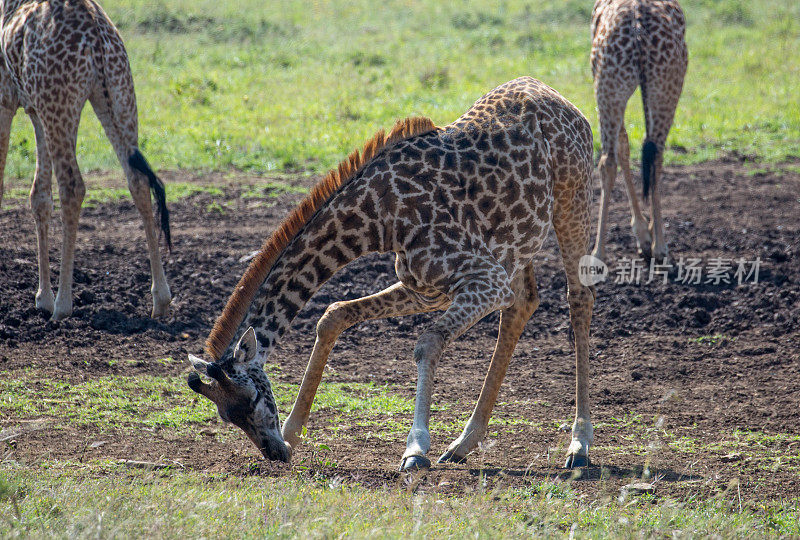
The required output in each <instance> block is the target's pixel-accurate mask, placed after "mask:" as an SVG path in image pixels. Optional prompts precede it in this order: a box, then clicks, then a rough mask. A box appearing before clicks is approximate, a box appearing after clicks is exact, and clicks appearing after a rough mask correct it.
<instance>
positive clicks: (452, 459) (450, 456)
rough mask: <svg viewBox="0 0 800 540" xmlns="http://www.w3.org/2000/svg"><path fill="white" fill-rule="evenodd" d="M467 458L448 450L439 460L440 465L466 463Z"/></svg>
mask: <svg viewBox="0 0 800 540" xmlns="http://www.w3.org/2000/svg"><path fill="white" fill-rule="evenodd" d="M466 462H467V456H459V455H457V454H456V453H455V451H453V450H448V451H447V452H445V453H444V454H442V456H441V457H440V458H439V463H458V464H461V463H466Z"/></svg>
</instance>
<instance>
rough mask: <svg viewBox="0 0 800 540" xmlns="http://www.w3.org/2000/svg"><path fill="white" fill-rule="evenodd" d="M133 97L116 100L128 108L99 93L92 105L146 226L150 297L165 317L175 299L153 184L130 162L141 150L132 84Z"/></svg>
mask: <svg viewBox="0 0 800 540" xmlns="http://www.w3.org/2000/svg"><path fill="white" fill-rule="evenodd" d="M130 93H131V95H130V96H115V97H116V98H117V99H118V100H120V101H122V102H123V103H124V104H125V106H119V105H116V108H115V110H113V111H112V110H111V109H110V107H115V103H110V102H109V98H108V97H107V96H105V95H104V94H103V91H102V90H96V91H95V92H94V93H93V94H92V95H91V96H89V101H90V102H91V103H92V108H93V109H94V111H95V114H96V115H97V118H98V119H99V120H100V123H101V124H102V125H103V129H104V130H105V132H106V136H107V137H108V140H109V141H111V145H112V146H113V147H114V151H115V152H116V154H117V158H118V159H119V162H120V165H122V170H123V171H125V177H126V178H127V180H128V189H129V190H130V192H131V196H132V197H133V202H134V204H135V205H136V209H137V210H138V211H139V215H140V216H141V218H142V223H143V224H144V234H145V238H146V240H147V251H148V256H149V259H150V276H151V280H152V284H151V286H150V293H151V294H152V296H153V311H152V314H151V315H152V317H154V318H155V317H163V316H165V315H167V313H168V312H169V304H170V302H171V300H172V295H171V293H170V290H169V285H168V284H167V278H166V276H165V274H164V266H163V265H162V263H161V253H160V252H159V249H158V232H157V228H156V222H155V218H154V217H153V208H152V203H151V201H150V184H149V182H148V180H147V178H146V177H145V176H144V175H143V174H142V173H140V172H139V171H136V170H134V169H133V168H132V167H131V166H130V165H129V163H128V158H130V156H131V155H132V154H133V152H134V151H135V150H136V149H137V148H138V145H139V143H138V140H137V139H138V136H137V132H138V118H137V112H136V107H135V106H131V105H130V104H131V103H134V104H135V103H136V98H135V97H134V96H133V95H132V93H133V83H132V82H131V84H130Z"/></svg>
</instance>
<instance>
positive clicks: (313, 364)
mask: <svg viewBox="0 0 800 540" xmlns="http://www.w3.org/2000/svg"><path fill="white" fill-rule="evenodd" d="M591 160H592V133H591V129H590V127H589V124H588V122H587V121H586V119H585V118H584V116H583V115H582V114H581V113H580V111H578V109H577V108H576V107H574V106H573V105H572V104H571V103H570V102H568V101H567V100H566V99H564V98H563V97H561V95H559V94H558V93H557V92H556V91H555V90H553V89H552V88H550V87H548V86H546V85H545V84H543V83H541V82H539V81H537V80H536V79H533V78H531V77H522V78H518V79H515V80H512V81H510V82H507V83H505V84H502V85H500V86H498V87H497V88H495V89H494V90H492V91H490V92H489V93H488V94H486V95H485V96H483V97H482V98H480V99H479V100H478V101H477V102H476V103H475V104H474V105H473V106H472V107H471V108H470V109H469V110H468V111H467V112H466V113H465V114H464V115H463V116H461V117H460V118H459V119H457V120H456V121H455V122H453V123H452V124H449V125H448V126H445V127H436V126H435V125H434V124H433V122H432V121H431V120H430V119H427V118H410V119H405V120H403V121H399V122H397V123H396V124H395V126H394V128H393V129H392V130H391V132H390V133H389V134H388V135H387V134H385V133H384V132H379V133H378V134H377V135H376V136H375V137H374V138H372V139H371V140H370V141H368V142H367V143H366V145H365V146H364V149H363V151H362V152H361V153H359V152H357V151H356V152H354V153H353V154H351V155H350V156H349V158H348V159H347V160H345V161H344V162H343V163H342V164H341V165H339V167H338V169H335V170H333V171H332V172H331V173H329V174H328V176H327V177H325V178H324V179H323V180H322V181H321V182H320V183H319V184H318V185H317V186H316V187H315V188H314V189H313V190H312V192H311V193H310V195H309V196H308V198H306V199H305V200H304V201H303V202H302V203H301V204H300V205H299V207H298V208H297V209H296V210H295V211H294V212H293V213H292V214H291V215H289V217H288V218H287V219H286V220H285V221H284V223H283V224H282V225H281V226H280V227H279V228H278V229H277V230H276V231H275V232H274V233H273V234H272V236H271V237H270V238H269V239H267V241H266V242H265V243H264V246H263V248H262V250H261V251H260V253H259V255H258V256H257V257H256V258H255V259H254V260H253V261H252V263H251V264H250V266H249V268H248V269H247V270H246V272H245V273H244V275H243V277H242V278H241V280H240V281H239V284H238V285H237V286H236V288H235V290H234V292H233V294H232V295H231V297H230V299H229V300H228V303H227V305H226V307H225V309H224V310H223V312H222V315H221V316H220V317H219V318H218V319H217V322H216V324H215V326H214V328H213V329H212V331H211V333H210V335H209V337H208V339H207V341H206V352H207V354H208V355H209V356H210V357H211V358H212V360H213V361H211V362H209V361H206V360H203V359H202V358H199V357H197V356H194V355H189V361H190V363H191V364H192V366H193V367H194V369H195V370H196V371H197V373H194V372H193V373H192V374H191V375H189V378H188V380H187V382H188V384H189V386H190V387H191V388H192V389H193V390H194V391H195V392H197V393H199V394H202V395H204V396H206V397H207V398H209V399H211V400H212V401H213V402H214V403H215V404H216V405H217V410H218V412H219V414H220V417H221V418H222V419H223V420H225V421H229V422H231V423H233V424H234V425H236V426H238V427H240V428H241V429H242V430H243V431H244V432H245V433H246V434H247V436H248V437H249V438H250V439H251V440H252V441H253V443H255V445H256V446H257V447H258V448H259V449H260V450H261V452H262V454H263V455H264V457H266V458H268V459H271V460H281V461H286V462H288V461H289V460H290V458H291V452H292V448H295V447H296V446H297V445H298V444H299V442H300V434H301V433H302V430H303V426H304V425H305V424H306V422H307V420H308V417H309V411H310V409H311V403H312V401H313V399H314V395H315V393H316V391H317V388H318V385H319V383H320V380H321V377H322V372H323V369H324V367H325V364H326V361H327V358H328V354H329V353H330V351H331V349H332V347H333V345H334V343H335V341H336V339H337V338H338V336H339V334H340V333H341V332H342V331H344V330H345V329H346V328H347V327H349V326H352V325H354V324H357V323H359V322H361V321H364V320H367V319H374V318H384V317H395V316H400V315H409V314H413V313H420V312H430V311H439V310H444V313H443V314H442V315H441V317H440V318H439V319H438V320H436V321H435V322H434V323H433V324H432V325H431V326H430V327H429V328H427V329H426V330H425V331H424V332H422V334H421V335H420V336H419V339H418V341H417V343H416V346H415V348H414V353H413V356H414V359H415V361H416V364H417V389H416V398H415V404H414V415H413V422H412V426H411V429H410V432H409V434H408V438H407V444H406V450H405V452H404V453H403V455H402V459H401V464H400V468H401V470H409V471H411V470H417V469H426V468H429V467H430V466H431V462H430V460H429V459H428V458H427V457H426V456H425V454H427V453H428V451H429V450H430V445H431V439H430V433H429V428H428V426H429V417H430V407H431V395H432V392H433V381H434V375H435V372H436V368H437V365H438V362H439V359H440V357H441V356H442V353H443V351H444V350H445V348H446V347H447V346H448V345H449V344H450V343H451V342H452V341H453V340H455V339H456V338H457V337H458V336H460V335H461V334H462V333H463V332H465V331H466V330H468V329H469V328H470V327H471V326H472V325H473V324H475V323H476V322H477V321H478V320H480V319H481V318H483V317H484V316H485V315H487V314H489V313H492V312H494V311H498V310H499V311H501V316H500V330H499V335H498V339H497V343H496V346H495V350H494V354H493V355H492V359H491V361H490V366H489V370H488V373H487V375H486V378H485V380H484V384H483V388H482V390H481V393H480V397H479V399H478V402H477V404H476V406H475V409H474V412H473V414H472V416H471V418H470V420H469V421H468V422H467V424H466V426H465V427H464V431H463V433H462V434H461V435H460V436H459V437H458V438H457V439H456V440H455V441H453V443H452V444H450V446H449V447H448V448H447V450H446V451H445V452H444V453H443V454H442V456H441V457H440V458H439V461H440V462H442V463H444V462H463V461H464V460H465V459H466V457H467V454H468V453H469V452H471V451H472V450H473V449H475V448H476V446H477V445H478V443H479V442H480V441H481V440H482V439H483V437H484V436H485V434H486V430H487V425H488V422H489V417H490V414H491V411H492V408H493V406H494V403H495V400H496V398H497V395H498V392H499V389H500V384H501V382H502V380H503V377H504V376H505V373H506V369H507V367H508V363H509V360H510V357H511V354H512V352H513V350H514V347H515V346H516V343H517V340H518V339H519V337H520V335H521V333H522V330H523V328H524V326H525V323H526V322H527V320H528V319H529V318H530V317H531V315H532V314H533V312H534V311H535V310H536V307H537V306H538V304H539V297H538V294H537V290H536V280H535V277H534V269H533V263H532V258H533V256H534V254H536V253H537V251H538V250H539V249H540V248H541V246H542V243H543V242H544V240H545V238H546V236H547V234H548V231H549V229H550V227H551V225H552V226H553V228H554V229H555V233H556V237H557V240H558V243H559V246H560V249H561V256H562V260H563V264H564V269H565V272H566V274H567V283H568V293H567V297H568V303H569V311H570V321H571V324H572V328H573V329H574V332H573V333H574V345H575V361H576V375H577V377H576V379H577V381H576V394H577V398H576V416H575V422H574V424H573V429H572V442H571V444H570V446H569V448H568V455H567V461H566V463H567V466H568V467H578V466H584V465H587V464H588V451H589V446H590V445H591V444H592V440H593V432H592V425H591V420H590V416H589V397H588V384H589V377H588V376H589V374H588V369H589V368H588V360H589V358H588V355H589V323H590V320H591V311H592V306H593V303H594V290H593V289H591V288H590V287H585V286H583V285H582V284H581V283H580V281H579V277H578V272H579V270H578V262H579V259H580V258H581V256H583V255H585V254H586V253H588V250H589V236H590V232H589V230H590V224H589V223H590V218H589V206H590V200H591V185H590V184H591V167H592V165H591ZM370 252H394V253H395V257H396V259H395V270H396V273H397V277H398V280H399V281H398V282H397V283H395V284H394V285H392V286H391V287H389V288H387V289H385V290H383V291H380V292H378V293H376V294H373V295H371V296H366V297H363V298H359V299H356V300H351V301H346V302H336V303H334V304H332V305H330V306H329V307H328V309H327V310H326V311H325V314H324V315H323V316H322V317H321V319H320V320H319V322H318V324H317V329H316V332H317V337H316V342H315V344H314V348H313V351H312V353H311V358H310V361H309V363H308V367H307V370H306V373H305V375H304V377H303V381H302V384H301V388H300V390H299V393H298V396H297V399H296V401H295V404H294V406H293V408H292V410H291V412H290V414H289V416H288V418H287V419H286V421H285V423H284V425H283V429H282V430H281V429H280V426H279V421H278V414H277V407H276V405H275V399H274V397H273V394H272V390H271V387H270V383H269V380H268V378H267V376H266V374H265V373H264V369H263V366H264V363H265V361H266V359H267V358H268V356H269V354H270V352H271V351H272V350H273V349H274V347H275V345H276V343H277V342H278V340H279V339H280V338H281V337H282V336H283V335H284V333H285V332H286V330H287V329H288V328H289V326H290V324H291V322H292V319H293V318H294V317H295V315H296V314H297V312H298V311H299V310H300V309H301V308H302V306H303V305H304V304H305V303H306V302H307V301H308V300H309V298H310V297H311V296H312V295H313V294H314V293H315V292H316V291H317V290H318V289H319V287H320V286H321V285H322V284H323V283H324V282H325V281H327V280H328V279H329V278H330V277H331V276H332V275H333V274H334V273H335V272H336V271H337V270H339V269H340V268H342V267H343V266H345V265H346V264H348V263H349V262H350V261H352V260H354V259H356V258H358V257H360V256H362V255H364V254H366V253H370ZM200 375H207V376H209V377H210V378H211V379H212V380H211V382H210V383H209V382H205V381H204V380H203V379H201V378H200Z"/></svg>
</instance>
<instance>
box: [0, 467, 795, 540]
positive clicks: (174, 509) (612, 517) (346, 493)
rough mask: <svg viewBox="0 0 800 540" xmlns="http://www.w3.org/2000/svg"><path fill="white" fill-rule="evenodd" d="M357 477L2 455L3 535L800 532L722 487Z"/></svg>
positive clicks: (791, 505) (781, 509)
mask: <svg viewBox="0 0 800 540" xmlns="http://www.w3.org/2000/svg"><path fill="white" fill-rule="evenodd" d="M413 485H414V483H413V482H412V483H410V484H406V483H405V482H403V480H402V478H401V479H400V480H398V482H397V484H395V485H387V486H386V487H384V488H378V489H368V488H365V487H362V486H360V485H359V483H358V480H357V479H353V478H344V477H332V478H327V479H324V478H321V479H320V481H317V482H307V481H305V480H303V479H301V478H300V477H294V476H289V477H285V478H278V479H273V478H260V477H257V476H256V477H244V478H240V477H235V476H226V475H214V474H208V473H202V474H201V473H196V472H191V471H189V472H184V471H180V470H174V469H173V470H168V471H157V472H148V471H141V472H137V471H131V470H126V469H122V468H121V467H119V466H118V465H113V464H108V465H107V466H100V467H90V466H85V465H84V466H80V465H75V464H64V465H61V466H52V467H49V468H47V469H40V470H36V471H33V470H27V469H22V468H20V467H18V466H14V465H12V464H5V465H2V466H0V515H2V516H3V518H2V519H0V536H3V537H16V536H30V537H37V538H62V537H69V538H89V537H92V538H96V537H123V538H129V537H130V538H141V537H159V538H185V537H189V536H190V537H193V538H196V537H231V536H235V537H237V538H250V537H258V538H263V537H265V536H267V537H292V538H293V537H326V538H327V537H344V536H346V537H385V538H427V537H437V538H443V537H447V538H464V537H493V538H499V537H505V538H510V537H522V536H535V537H559V538H560V537H564V536H567V535H569V536H570V537H576V538H611V537H613V538H620V537H626V538H627V537H673V538H674V537H683V536H691V537H698V536H700V537H703V536H709V535H714V536H718V537H723V538H731V537H748V538H752V537H767V536H770V537H773V536H775V535H790V536H791V535H797V534H800V528H799V527H800V526H799V525H798V523H799V521H798V518H800V510H798V504H797V501H787V502H786V503H784V504H782V505H777V504H769V505H764V506H762V507H760V508H749V507H745V508H741V509H740V508H739V507H738V506H737V505H736V504H735V503H733V498H732V496H730V494H728V495H729V496H728V497H726V496H725V494H723V496H720V497H716V498H713V499H711V500H707V501H701V502H697V503H696V504H683V503H678V502H675V501H671V500H656V499H653V498H652V497H640V498H633V499H624V500H617V499H606V500H603V501H595V502H591V503H587V502H585V501H583V500H581V499H580V497H578V496H577V494H576V493H575V492H574V491H573V490H572V489H571V487H570V485H569V483H551V482H538V481H537V482H532V484H531V485H530V487H527V488H519V489H503V488H502V487H501V486H499V485H496V484H495V485H492V486H488V487H487V488H485V489H483V490H479V491H476V492H473V493H472V494H467V495H462V496H452V495H447V494H444V493H438V492H437V490H436V488H435V487H433V486H431V487H429V488H425V489H419V490H412V489H410V486H413Z"/></svg>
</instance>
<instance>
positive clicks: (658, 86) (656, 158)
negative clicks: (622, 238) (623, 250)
mask: <svg viewBox="0 0 800 540" xmlns="http://www.w3.org/2000/svg"><path fill="white" fill-rule="evenodd" d="M685 29H686V22H685V20H684V17H683V11H681V7H680V6H679V5H678V2H676V1H674V0H598V1H597V2H596V3H595V4H594V10H593V11H592V53H591V64H592V76H593V77H594V94H595V98H596V99H597V109H598V115H599V117H600V139H601V147H602V149H601V155H600V161H599V164H598V168H599V169H600V176H601V178H602V181H603V185H602V189H603V191H602V197H601V199H600V218H599V222H598V225H597V241H596V242H595V247H594V251H593V255H595V256H596V257H598V258H600V259H603V258H604V257H605V234H606V228H607V226H608V202H609V198H610V197H611V191H612V190H613V188H614V180H615V178H616V176H617V165H620V166H621V167H622V174H623V176H624V177H625V186H626V188H627V191H628V201H629V203H630V207H631V215H632V218H631V227H632V228H633V232H634V235H635V236H636V243H637V245H638V249H639V253H641V254H643V255H644V256H645V257H647V258H650V257H651V256H652V257H654V258H655V259H656V260H658V261H665V260H666V258H667V243H666V240H665V239H664V222H663V219H662V217H661V195H660V193H659V180H660V178H661V164H662V161H663V154H664V144H665V143H666V140H667V134H668V133H669V130H670V127H672V120H673V118H674V117H675V108H676V107H677V105H678V99H679V98H680V96H681V89H682V88H683V77H684V75H685V74H686V65H687V51H686V42H685V41H684V34H685ZM637 86H641V88H642V105H643V106H644V118H645V128H646V132H647V136H646V138H645V141H644V144H643V145H642V187H643V194H644V197H643V198H644V200H645V201H647V198H648V196H650V195H651V212H652V216H651V221H650V223H649V225H648V223H647V222H646V220H645V218H644V216H643V215H642V210H641V208H640V207H639V202H638V199H637V197H636V189H635V188H634V186H633V178H632V176H631V168H630V147H629V145H628V134H627V132H626V131H625V125H624V123H625V107H626V105H627V103H628V99H629V98H630V97H631V95H632V94H633V92H634V90H636V87H637Z"/></svg>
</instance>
